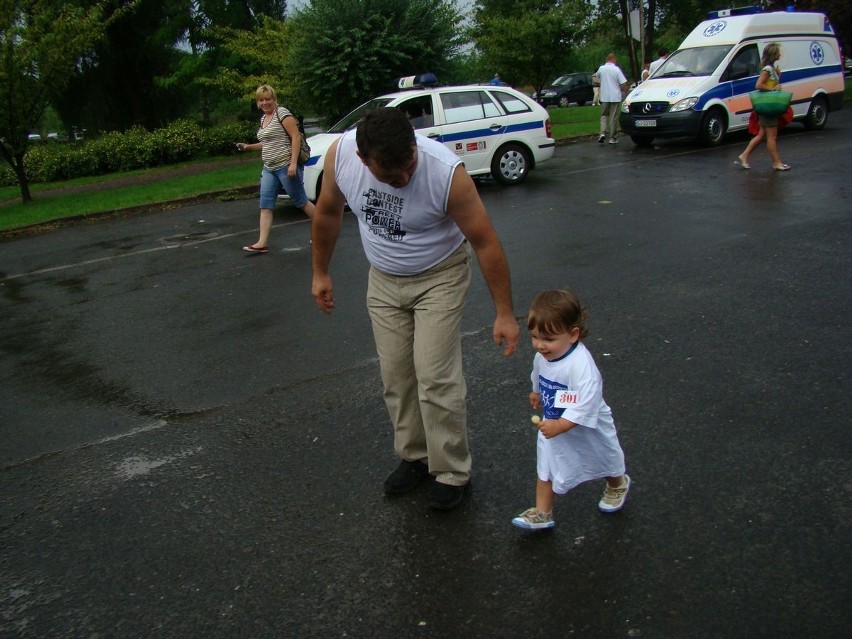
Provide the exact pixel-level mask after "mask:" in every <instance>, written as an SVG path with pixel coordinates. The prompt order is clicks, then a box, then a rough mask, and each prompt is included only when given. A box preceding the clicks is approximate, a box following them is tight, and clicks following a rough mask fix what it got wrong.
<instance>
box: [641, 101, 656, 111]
mask: <svg viewBox="0 0 852 639" xmlns="http://www.w3.org/2000/svg"><path fill="white" fill-rule="evenodd" d="M653 110H654V107H652V106H651V103H650V102H646V103H645V106H643V107H642V113H650V112H651V111H653Z"/></svg>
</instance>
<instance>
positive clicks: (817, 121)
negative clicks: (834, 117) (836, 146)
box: [805, 96, 828, 131]
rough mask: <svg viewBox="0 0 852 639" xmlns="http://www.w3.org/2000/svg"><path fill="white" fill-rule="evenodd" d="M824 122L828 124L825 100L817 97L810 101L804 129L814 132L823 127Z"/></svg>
mask: <svg viewBox="0 0 852 639" xmlns="http://www.w3.org/2000/svg"><path fill="white" fill-rule="evenodd" d="M826 122H828V109H827V108H826V106H825V98H823V97H822V96H817V97H815V98H814V99H813V100H811V106H810V108H809V109H808V114H807V115H806V116H805V128H806V129H808V130H810V131H814V130H816V129H821V128H822V127H824V126H825V123H826Z"/></svg>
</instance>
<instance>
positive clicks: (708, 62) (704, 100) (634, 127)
mask: <svg viewBox="0 0 852 639" xmlns="http://www.w3.org/2000/svg"><path fill="white" fill-rule="evenodd" d="M770 42H777V43H779V44H780V45H781V59H780V60H779V62H778V66H779V68H780V69H781V83H782V85H783V89H784V90H785V91H790V92H792V93H793V103H792V107H793V113H794V119H795V120H798V121H801V122H803V123H804V125H805V126H806V127H807V128H809V129H821V128H822V127H824V126H825V123H826V121H827V120H828V113H829V111H834V110H837V109H840V108H841V107H842V104H843V90H844V79H843V67H842V64H841V58H840V48H839V47H838V44H837V38H836V37H835V35H834V30H833V29H832V27H831V24H829V22H828V18H826V17H825V16H824V15H823V14H821V13H798V12H783V11H776V12H770V13H762V12H760V11H759V9H754V8H747V9H745V10H736V9H731V10H725V11H717V12H712V13H710V14H709V16H708V19H707V20H705V21H704V22H702V23H701V24H699V25H698V26H697V27H696V28H695V29H694V30H693V31H692V33H690V34H689V36H687V38H686V39H685V40H684V41H683V43H682V44H681V45H680V47H679V48H678V50H677V51H675V52H674V53H672V54H671V55H670V56H669V57H668V59H667V60H666V61H665V63H664V64H663V65H661V66H660V68H659V69H657V71H656V72H655V73H654V75H653V76H652V77H651V78H649V79H647V80H645V82H643V83H642V84H640V85H639V86H638V87H636V88H635V89H634V90H633V91H631V92H630V94H628V96H627V97H626V98H625V99H624V101H623V102H622V104H621V113H620V114H619V124H620V125H621V130H622V131H624V132H625V133H627V134H628V135H630V137H631V139H632V140H633V142H634V143H635V144H637V145H639V146H649V145H650V144H651V143H652V142H653V140H654V138H658V137H678V136H692V137H696V138H697V139H698V140H699V141H700V142H702V143H703V144H706V145H709V146H714V145H717V144H720V143H721V142H722V140H723V138H724V137H725V134H726V133H727V132H729V131H738V130H742V129H745V128H747V127H748V120H749V116H751V111H752V107H751V100H750V99H749V97H748V94H749V93H750V92H751V91H754V85H755V83H756V82H757V78H758V77H759V75H760V70H761V65H760V60H761V55H762V54H763V49H764V47H766V45H768V44H769V43H770Z"/></svg>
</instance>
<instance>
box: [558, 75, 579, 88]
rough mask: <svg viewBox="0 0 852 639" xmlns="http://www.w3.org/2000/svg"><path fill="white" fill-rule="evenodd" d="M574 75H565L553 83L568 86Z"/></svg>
mask: <svg viewBox="0 0 852 639" xmlns="http://www.w3.org/2000/svg"><path fill="white" fill-rule="evenodd" d="M574 77H575V76H573V75H563V76H562V77H561V78H559V79H558V80H557V81H556V82H554V83H553V84H555V85H556V86H567V85H569V84H571V83H572V82H573V81H574Z"/></svg>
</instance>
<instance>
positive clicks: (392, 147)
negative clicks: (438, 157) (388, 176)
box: [355, 107, 415, 169]
mask: <svg viewBox="0 0 852 639" xmlns="http://www.w3.org/2000/svg"><path fill="white" fill-rule="evenodd" d="M355 143H356V144H357V145H358V152H359V153H360V154H361V157H362V158H363V159H364V160H368V159H370V158H372V159H374V160H376V161H377V162H378V163H379V164H380V165H381V166H382V167H384V168H386V169H399V168H403V167H405V166H408V164H409V163H410V162H411V158H412V157H413V153H414V150H413V148H412V146H413V145H414V144H415V141H414V128H413V127H412V126H411V122H409V121H408V117H407V116H406V115H405V113H403V112H402V111H401V110H399V109H397V108H395V107H381V108H378V109H374V110H372V111H369V112H368V113H367V114H366V115H365V116H364V117H363V118H361V120H360V121H359V122H358V128H357V129H356V130H355Z"/></svg>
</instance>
